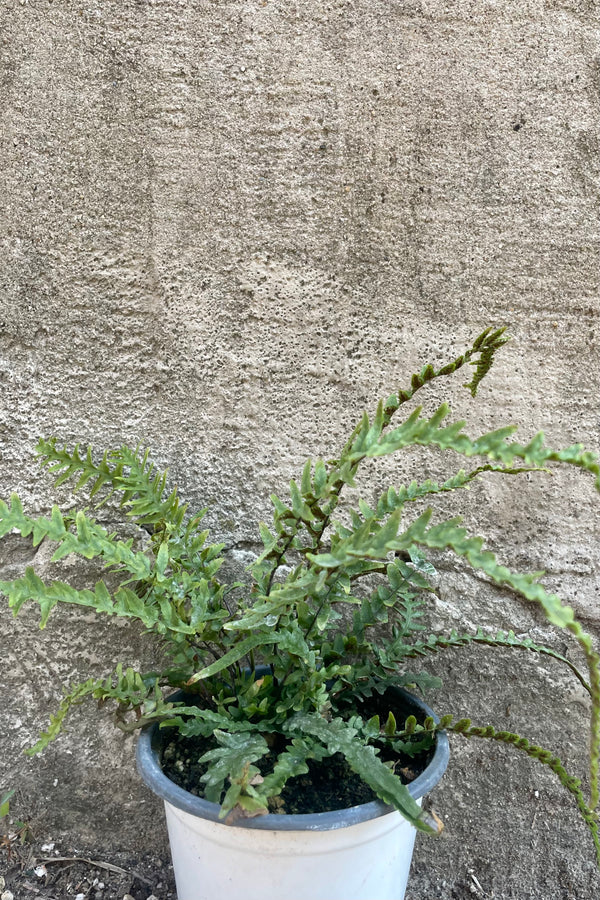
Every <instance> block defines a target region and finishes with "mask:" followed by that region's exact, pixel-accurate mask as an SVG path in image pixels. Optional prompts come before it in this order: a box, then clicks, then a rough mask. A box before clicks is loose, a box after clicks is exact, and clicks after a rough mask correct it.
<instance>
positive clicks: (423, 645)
mask: <svg viewBox="0 0 600 900" xmlns="http://www.w3.org/2000/svg"><path fill="white" fill-rule="evenodd" d="M471 644H484V645H485V646H487V647H503V648H508V649H511V650H529V651H531V652H533V653H539V654H541V655H543V656H550V657H552V659H556V660H558V661H559V662H562V663H564V664H565V665H566V666H568V667H569V669H570V670H571V671H572V672H573V674H574V675H575V677H576V678H577V680H578V681H580V682H581V684H582V685H583V687H584V688H585V689H586V691H587V692H588V694H591V690H592V689H591V687H590V685H589V684H588V682H587V681H586V679H585V677H584V676H583V674H582V673H581V672H580V671H579V669H578V668H577V666H576V665H575V664H574V663H572V662H571V660H570V659H568V658H567V657H566V656H563V655H562V654H560V653H557V651H556V650H553V649H552V648H551V647H545V646H544V645H543V644H536V643H534V641H532V640H530V639H529V638H518V637H516V635H515V633H514V632H513V631H508V632H504V631H498V632H496V634H494V635H491V634H486V633H485V632H484V631H483V630H482V629H481V628H479V629H478V630H477V632H476V634H458V632H456V631H451V632H450V634H449V635H439V634H430V635H428V637H427V638H425V639H424V640H419V641H414V642H413V643H412V644H410V645H409V646H408V647H407V652H406V653H405V655H404V658H405V659H411V658H414V657H419V656H429V655H431V654H435V653H439V652H441V651H442V650H448V649H453V648H460V647H468V646H469V645H471Z"/></svg>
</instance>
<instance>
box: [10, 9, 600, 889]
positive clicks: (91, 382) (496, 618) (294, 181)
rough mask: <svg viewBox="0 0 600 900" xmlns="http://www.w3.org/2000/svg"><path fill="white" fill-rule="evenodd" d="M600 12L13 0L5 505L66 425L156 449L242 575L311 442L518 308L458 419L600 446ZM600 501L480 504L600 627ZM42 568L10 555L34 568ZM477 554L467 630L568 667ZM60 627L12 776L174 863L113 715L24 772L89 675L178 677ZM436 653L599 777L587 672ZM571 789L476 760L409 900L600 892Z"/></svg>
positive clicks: (17, 731) (99, 631) (62, 819)
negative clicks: (498, 355) (482, 576)
mask: <svg viewBox="0 0 600 900" xmlns="http://www.w3.org/2000/svg"><path fill="white" fill-rule="evenodd" d="M599 23H600V11H599V7H598V5H597V4H596V3H594V2H591V0H581V2H578V0H548V2H542V0H513V2H511V0H504V2H496V0H477V2H476V0H456V2H441V0H404V2H402V0H385V2H384V0H338V2H336V0H331V2H329V3H324V2H317V0H303V2H302V3H300V2H290V0H287V2H283V0H260V2H255V0H246V2H242V0H233V2H227V0H218V2H217V0H189V2H184V0H156V2H152V0H102V2H99V0H81V2H79V0H28V2H27V0H0V112H1V116H2V118H1V126H0V155H1V162H2V164H1V166H0V197H1V198H2V206H1V213H0V495H2V496H4V495H6V494H8V493H9V492H10V491H11V490H13V489H18V490H19V492H20V494H21V496H22V497H23V499H24V501H25V502H26V504H27V508H28V510H29V511H43V510H45V509H47V507H48V505H49V504H50V503H51V502H52V500H53V492H52V487H51V484H50V482H49V481H48V480H47V479H43V478H40V476H39V474H38V472H37V469H36V466H35V464H34V463H33V462H32V456H31V451H32V449H33V447H34V446H35V443H36V440H37V437H38V436H39V435H40V434H44V435H51V434H54V435H57V436H58V437H59V438H60V439H61V440H64V441H67V442H75V441H81V442H82V443H84V444H85V443H88V442H91V443H93V444H94V445H96V446H98V447H104V446H114V445H118V444H120V443H121V442H123V441H128V442H132V443H137V442H142V443H144V444H147V445H149V446H151V447H152V448H153V451H154V455H155V458H156V459H157V461H158V462H159V463H160V464H161V465H164V466H166V465H168V466H169V467H170V470H171V476H172V481H173V482H176V483H177V484H178V485H179V487H180V490H181V491H182V493H183V494H184V495H185V496H186V497H188V498H189V499H190V501H191V502H192V504H193V505H195V506H197V507H201V506H208V509H209V511H208V517H207V521H208V522H209V524H210V526H211V528H212V529H213V534H214V536H215V538H219V539H222V540H224V541H225V542H226V543H227V546H228V547H229V548H230V551H231V558H232V560H233V562H234V563H235V562H236V559H237V562H238V563H239V562H240V561H243V559H244V558H245V557H244V554H248V553H249V552H251V551H252V549H253V547H254V546H255V544H256V540H257V527H256V523H257V521H258V520H259V519H261V518H265V517H266V516H267V515H268V510H269V504H268V496H269V493H270V492H271V491H273V490H278V491H280V492H281V491H283V490H284V489H285V483H286V481H287V480H288V479H289V478H290V477H292V476H294V475H295V474H296V473H297V472H298V470H299V468H300V466H301V464H302V462H303V460H304V459H305V457H306V456H308V455H313V456H318V455H323V456H325V457H327V456H330V455H332V454H333V453H334V452H335V450H336V448H337V447H338V446H339V445H340V443H341V442H342V441H343V439H344V436H345V434H346V432H347V430H348V429H349V428H350V427H351V426H352V424H353V423H354V421H355V420H356V419H357V417H358V416H359V415H360V414H361V412H362V410H363V409H364V408H365V407H368V408H369V409H373V407H374V404H375V402H376V400H377V399H378V397H379V396H380V395H382V394H388V393H389V392H390V391H391V390H392V389H393V388H394V387H397V386H400V385H402V384H403V383H404V382H405V380H406V376H407V375H410V373H411V372H412V371H414V370H415V369H416V368H417V367H419V366H420V365H421V363H423V362H428V361H432V362H435V363H441V362H444V361H446V360H447V359H449V358H451V356H452V355H453V354H454V353H455V352H457V351H460V350H462V349H463V347H464V346H466V345H467V344H468V343H469V342H470V341H471V339H472V338H473V336H474V335H476V334H477V333H478V331H480V330H481V329H482V328H483V327H484V326H485V325H488V324H499V325H502V324H508V325H509V326H510V331H511V333H512V335H513V337H514V340H513V342H512V344H511V345H510V346H509V347H508V348H506V349H505V351H504V352H503V354H502V360H501V361H499V364H498V367H497V369H496V370H495V373H494V375H493V376H492V377H491V378H490V379H489V380H488V381H486V382H485V383H484V385H483V386H482V389H481V398H482V401H483V402H482V408H483V415H482V416H481V417H476V416H475V411H474V408H473V405H472V403H471V401H470V400H469V397H468V394H467V393H466V392H464V391H463V392H461V391H460V389H459V387H458V385H459V384H460V379H458V380H455V382H454V386H455V387H456V391H453V392H452V397H451V398H450V399H452V400H453V406H454V409H455V412H456V415H457V416H461V417H463V416H464V417H465V418H467V420H468V421H470V422H472V423H473V426H472V428H471V430H472V431H473V432H476V431H477V430H478V429H479V428H482V427H493V426H496V425H500V424H504V423H505V422H506V421H507V420H508V421H521V422H523V424H524V429H523V432H522V435H523V437H526V436H528V435H529V436H531V434H533V433H534V432H535V431H536V430H537V429H538V428H543V429H544V430H545V431H546V433H547V434H548V437H549V439H551V440H552V442H553V443H555V444H557V445H560V446H562V445H568V444H570V443H572V442H574V441H576V440H583V441H585V443H586V445H587V446H588V447H589V448H590V449H593V450H598V448H599V443H600V413H599V408H600V404H599V401H598V396H599V388H600V366H599V364H598V363H599V360H598V339H599V326H598V317H599V313H600V304H599V303H598V273H599V271H600V267H599V265H598V264H599V262H600V254H599V248H598V218H597V198H598V165H599V158H600V157H599V153H598V150H599V146H600V144H599V127H598V126H599V119H598V88H599V86H600V65H599V60H598V43H597V42H598V26H599ZM442 399H449V398H448V386H442V387H441V388H439V389H437V390H433V391H432V392H431V394H430V399H429V400H428V403H429V404H430V405H433V404H434V403H435V402H439V401H440V400H442ZM476 422H477V423H479V424H478V425H477V426H476V425H475V423H476ZM428 465H430V466H431V470H430V471H429V472H428V474H430V475H431V476H432V477H433V476H436V477H437V475H438V474H443V471H444V468H443V465H442V463H439V462H438V461H437V459H436V458H434V457H431V460H430V461H428ZM438 465H439V468H438ZM416 466H417V459H416V457H414V456H413V455H410V454H409V455H408V456H407V458H406V460H405V461H399V462H398V464H397V465H396V466H394V467H388V468H387V470H386V471H387V474H388V475H389V476H390V477H391V478H392V479H394V480H396V481H399V480H406V479H407V478H409V479H410V478H411V477H413V475H414V474H415V473H416V471H417V468H416ZM384 470H385V467H384ZM61 499H62V500H63V501H64V502H67V503H68V502H69V501H70V498H69V495H68V492H66V491H65V492H64V493H63V494H62V495H61ZM460 500H461V501H462V502H464V501H465V497H461V498H460ZM453 502H454V501H453V500H450V501H449V502H448V505H447V508H448V510H450V511H452V510H453V509H454V508H455V507H454V506H453ZM599 508H600V506H599V505H598V497H597V496H596V497H595V496H594V492H593V489H592V485H591V483H590V479H589V478H586V477H585V476H582V475H578V474H577V473H576V474H574V475H572V474H568V475H566V476H561V477H557V478H555V479H550V480H545V481H539V480H534V479H532V480H531V481H530V482H529V483H528V484H526V485H524V484H523V483H521V482H519V483H518V484H515V483H514V482H513V483H511V484H508V485H507V484H506V483H503V484H500V483H498V482H497V481H492V480H489V481H487V482H485V484H482V486H481V487H480V488H479V490H478V491H477V492H475V491H473V492H472V494H471V495H469V496H468V497H467V498H466V502H465V507H464V509H463V512H464V514H465V517H466V520H467V522H468V524H469V525H470V526H472V527H473V528H477V529H478V530H480V531H481V532H482V533H485V534H486V535H487V536H488V537H489V540H490V546H491V547H492V548H493V549H496V550H498V551H499V552H500V550H502V556H503V559H505V560H506V561H512V562H513V563H514V564H515V565H517V566H519V567H521V568H522V569H524V570H531V569H541V568H544V569H545V570H546V571H547V572H548V581H547V583H548V584H549V585H550V586H551V587H552V588H553V589H557V590H559V591H560V592H562V594H563V595H564V596H565V597H566V598H567V599H568V600H569V601H570V602H572V603H573V604H574V606H575V608H576V609H577V611H578V612H579V613H580V615H581V616H582V617H583V618H584V620H585V622H586V625H587V626H588V628H590V629H591V630H592V631H594V632H595V633H597V630H598V625H599V624H600V603H599V600H600V593H599V579H598V572H599V568H600V559H599V555H600V551H599V549H598V547H599V541H598V537H599V536H600V527H599V523H600V519H599V515H598V509H599ZM502 548H505V549H502ZM236 555H237V556H236ZM31 558H32V553H29V552H28V551H27V550H26V548H24V547H23V546H22V545H21V544H19V543H18V542H16V541H15V540H11V541H9V542H8V544H7V545H6V546H5V545H2V546H0V578H2V577H9V576H10V574H11V573H12V574H15V573H16V572H17V571H18V569H19V566H21V565H22V564H23V563H24V562H29V561H31ZM37 565H38V568H39V570H40V571H41V572H42V573H43V572H45V571H47V566H48V554H47V553H45V551H44V549H43V548H42V550H40V551H39V555H38V557H37ZM443 569H444V572H443V574H444V575H445V577H444V578H443V581H442V584H443V587H442V588H441V591H440V600H439V608H438V609H436V610H435V611H434V613H433V616H434V618H435V617H436V616H437V615H438V614H441V613H442V612H445V613H446V614H448V612H450V616H451V620H452V624H453V625H454V626H455V627H457V628H463V629H464V628H469V627H471V625H472V624H473V623H477V622H481V623H482V624H486V625H490V626H494V627H502V626H503V624H504V623H505V622H506V620H507V618H508V617H509V616H510V617H511V618H512V620H513V621H514V622H515V624H516V626H517V628H520V629H521V630H525V629H528V628H533V629H534V634H535V636H536V637H537V639H538V640H540V641H549V642H554V646H556V647H557V649H559V650H561V652H562V650H563V649H564V647H565V645H566V641H565V639H564V638H563V636H559V637H554V636H553V635H551V634H549V632H548V630H547V629H546V628H545V626H544V625H543V623H542V621H541V619H539V617H538V616H537V614H536V612H535V611H534V610H531V609H523V608H522V607H519V606H518V605H517V604H516V603H515V601H514V600H513V599H512V598H511V597H510V596H508V595H506V594H499V593H497V592H494V591H492V590H491V589H490V588H489V587H488V586H486V585H485V584H483V583H482V582H481V581H479V580H477V579H475V578H473V577H472V576H471V575H470V574H469V573H467V572H466V571H465V570H464V568H463V567H460V566H456V565H455V564H454V563H453V562H452V561H443ZM83 574H84V573H82V574H81V577H83ZM78 577H79V576H78ZM53 618H54V621H53V622H51V623H50V625H49V626H48V628H47V630H46V631H44V632H41V633H40V632H39V631H37V629H36V617H35V615H34V613H33V610H32V611H31V612H30V613H26V614H24V615H23V616H22V617H20V619H19V620H18V621H16V622H13V621H12V620H8V619H6V621H5V623H4V625H3V627H2V638H1V641H2V645H3V648H4V649H3V651H2V654H3V655H2V661H3V665H2V666H1V667H0V680H1V681H2V682H3V685H4V686H3V694H2V696H3V698H4V699H3V700H2V710H3V721H5V722H6V723H7V725H6V726H4V725H3V728H2V732H1V733H0V745H1V746H2V749H1V751H0V753H1V758H2V760H3V766H4V767H5V772H3V773H2V775H1V776H0V786H2V785H3V784H4V783H5V782H6V783H7V785H14V786H17V787H18V795H17V807H16V808H17V809H18V811H19V812H20V813H21V814H22V815H24V816H26V815H28V816H30V817H32V818H33V819H34V821H35V823H36V827H37V829H38V833H39V834H40V835H47V836H48V837H49V838H53V839H54V838H56V839H61V840H63V841H64V843H65V846H66V845H67V844H69V846H71V847H75V848H96V849H97V850H98V849H99V850H102V851H103V852H105V853H107V854H109V853H110V851H111V848H112V849H113V850H116V849H117V848H118V849H119V850H120V851H121V850H125V851H131V853H133V854H135V853H136V852H140V853H141V852H142V850H143V851H144V852H146V851H147V850H150V851H152V852H155V853H157V854H159V855H160V854H165V855H166V853H167V851H166V837H165V832H164V827H163V824H162V820H161V819H160V818H157V819H156V827H154V826H153V825H152V820H153V817H159V816H160V808H159V806H158V804H157V803H156V802H155V801H154V800H153V799H152V798H151V797H149V796H148V794H147V793H146V791H145V789H143V788H142V787H141V785H140V784H139V781H138V779H137V776H136V775H135V773H134V771H133V768H132V752H133V751H132V742H131V741H130V740H126V741H125V742H124V741H123V739H122V737H121V736H120V735H119V734H118V733H113V731H112V730H111V727H110V726H109V723H106V724H102V725H100V726H98V724H97V720H96V718H95V716H94V711H93V710H91V711H90V710H87V711H80V712H77V713H76V714H75V715H74V718H73V722H72V725H71V727H70V729H69V731H68V733H67V734H66V735H65V736H64V737H63V738H62V739H61V741H59V742H58V743H57V744H56V745H54V746H53V747H52V748H51V749H50V750H49V752H48V753H47V754H46V755H45V756H44V757H43V758H42V759H35V760H25V758H23V757H22V756H21V755H20V752H19V751H20V749H21V748H22V747H23V746H25V745H27V744H28V743H29V742H30V741H31V740H32V739H33V738H34V736H35V734H36V733H37V732H38V730H39V729H40V727H42V726H43V724H44V723H45V721H46V719H47V715H48V712H49V711H50V710H52V709H53V708H54V707H55V705H56V703H57V702H58V699H59V697H60V684H61V682H62V680H64V679H67V680H69V679H78V678H83V677H86V676H87V675H88V673H89V674H100V673H102V672H105V671H109V670H110V668H111V666H113V665H114V663H115V662H116V660H117V659H118V658H119V657H120V656H124V657H125V661H126V662H128V663H132V664H135V663H137V662H141V661H142V660H146V661H147V660H148V658H149V657H148V654H149V651H148V650H147V649H144V647H143V645H142V643H141V641H140V636H139V635H138V634H137V633H136V632H134V631H133V630H132V628H131V626H123V625H119V624H118V623H114V622H110V623H107V622H98V621H93V620H92V619H91V618H90V617H89V616H87V615H85V614H84V613H83V612H82V611H79V612H77V613H76V614H75V615H68V616H67V615H65V614H64V613H57V614H56V615H55V616H54V617H53ZM436 665H437V666H438V668H439V670H440V672H442V674H445V676H446V683H447V688H448V692H447V694H446V693H445V692H441V693H440V694H439V695H438V698H437V699H435V698H432V702H433V704H434V705H435V706H436V707H437V708H438V709H440V711H441V712H445V711H447V710H448V709H450V710H452V711H456V712H457V713H461V714H463V713H469V714H470V715H472V716H473V719H474V720H475V719H478V720H479V721H482V720H485V721H486V722H487V721H488V720H489V721H495V722H497V723H498V724H499V725H501V726H502V727H505V728H510V729H515V730H518V729H519V728H520V729H523V730H527V731H528V733H531V735H532V737H534V738H535V739H536V740H539V741H540V742H546V743H548V744H550V746H553V747H555V748H556V749H557V750H558V751H559V752H561V753H563V754H564V755H565V756H567V757H570V758H571V759H573V761H574V769H575V771H577V772H581V764H582V757H583V748H584V746H585V741H586V738H585V736H584V731H585V725H586V716H587V707H586V703H585V698H584V697H583V696H582V695H581V694H580V693H579V691H578V690H577V687H576V686H575V687H574V686H573V684H572V683H571V682H570V681H569V679H568V678H567V676H566V675H565V674H564V672H563V671H562V670H561V669H560V668H558V666H554V665H551V666H544V667H541V666H540V663H539V661H538V660H537V659H536V658H532V659H528V658H525V657H524V656H522V655H521V656H519V657H518V658H515V656H514V655H513V656H510V655H507V656H505V657H501V658H500V657H498V656H496V657H495V659H494V660H490V656H489V655H485V654H483V653H479V652H478V653H477V654H474V655H472V656H468V655H467V654H466V653H465V651H462V653H461V654H459V653H456V654H455V655H454V656H452V657H451V656H450V655H448V656H447V658H446V659H445V662H444V663H442V661H441V660H440V661H439V663H436ZM451 688H453V689H451ZM557 712H558V715H557ZM86 723H87V727H84V725H85V724H86ZM109 773H110V776H111V778H112V776H114V781H113V782H112V785H111V787H110V788H109V789H107V777H108V774H109ZM55 782H56V783H55ZM563 793H564V791H562V790H561V789H560V788H557V787H556V786H555V783H554V781H553V779H552V777H551V776H550V775H548V776H547V775H546V773H545V772H543V771H540V769H539V767H538V768H535V767H534V765H533V763H531V764H530V763H529V762H528V761H527V760H517V761H515V757H514V754H511V753H509V752H508V751H507V752H505V751H504V749H503V748H494V747H492V748H490V747H488V746H481V745H477V744H475V743H468V744H462V745H461V744H455V757H454V762H453V764H452V766H451V770H450V772H449V773H448V775H447V777H446V778H445V779H444V782H443V784H442V785H441V786H440V787H439V788H438V789H437V792H436V795H435V797H434V798H433V799H434V806H435V808H436V809H437V810H438V812H439V813H440V814H441V815H442V817H443V818H444V820H445V821H446V830H445V832H444V834H443V836H442V837H441V838H440V840H438V841H437V843H431V842H426V841H425V840H422V841H420V843H419V846H418V849H417V854H416V860H415V874H414V878H413V881H412V883H411V885H412V886H411V887H410V889H409V894H408V898H410V900H433V898H440V900H451V898H452V900H455V898H463V897H472V896H476V897H482V898H483V897H485V898H491V897H494V898H496V900H499V898H501V900H508V898H515V900H526V898H537V900H558V898H561V900H562V898H564V900H567V898H568V900H571V898H573V900H575V898H576V900H594V898H596V897H597V896H598V891H599V889H600V887H599V886H600V882H599V880H598V878H597V876H595V875H594V871H593V865H592V862H591V860H592V851H591V845H590V841H589V839H588V837H587V835H586V834H585V831H584V829H583V827H582V826H580V825H579V822H578V821H577V816H576V812H575V811H574V807H573V804H572V803H571V802H570V800H569V798H568V797H567V796H566V794H565V796H564V797H563V796H562V795H563ZM140 802H142V805H141V806H140ZM408 898H407V900H408ZM184 900H185V898H184Z"/></svg>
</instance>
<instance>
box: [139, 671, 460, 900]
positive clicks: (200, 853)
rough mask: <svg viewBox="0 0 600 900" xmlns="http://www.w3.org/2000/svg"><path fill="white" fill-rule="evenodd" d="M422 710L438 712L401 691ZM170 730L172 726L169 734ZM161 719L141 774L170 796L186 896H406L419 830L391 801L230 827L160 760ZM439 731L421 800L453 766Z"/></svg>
mask: <svg viewBox="0 0 600 900" xmlns="http://www.w3.org/2000/svg"><path fill="white" fill-rule="evenodd" d="M394 692H397V693H398V694H399V695H400V696H399V700H401V701H402V704H403V706H404V707H406V708H407V715H409V714H410V713H412V712H416V713H422V714H425V715H433V713H432V711H431V710H430V709H429V708H428V707H427V706H426V705H425V704H424V703H422V702H421V701H420V700H418V699H417V698H416V697H413V696H412V695H411V694H408V693H407V692H405V691H402V690H401V689H399V688H396V689H394ZM167 734H168V732H167ZM164 737H165V734H164V732H161V731H160V729H159V728H158V726H156V725H153V726H151V727H150V728H147V729H144V731H143V732H142V734H141V735H140V739H139V741H138V746H137V765H138V771H139V772H140V775H141V776H142V778H143V779H144V781H145V782H146V784H147V785H148V786H149V787H150V788H152V790H153V791H154V792H155V793H156V794H158V795H159V796H160V797H162V798H163V800H164V803H165V811H166V816H167V826H168V830H169V841H170V845H171V855H172V857H173V868H174V872H175V881H176V884H177V896H178V898H179V900H221V898H224V897H226V898H227V900H268V898H271V897H273V898H281V900H403V897H404V892H405V890H406V883H407V881H408V873H409V869H410V863H411V858H412V852H413V846H414V842H415V835H416V830H415V829H414V828H413V827H412V826H411V825H409V823H408V822H407V821H406V819H404V818H403V817H402V816H401V815H400V813H398V812H396V810H394V809H393V808H392V807H390V806H388V805H386V804H385V803H383V802H381V801H378V800H376V801H373V802H371V803H364V804H362V805H360V806H353V807H350V808H349V809H341V810H334V811H332V812H325V813H314V814H310V815H271V814H269V815H265V816H258V817H256V818H253V819H243V820H238V822H237V823H236V825H225V824H224V823H223V821H222V820H220V819H219V818H218V816H219V811H220V808H219V806H218V805H217V804H215V803H209V802H208V801H206V800H202V799H200V798H199V797H196V796H195V795H194V794H190V793H189V792H188V791H185V790H183V788H180V787H179V786H178V785H176V784H175V783H174V782H172V781H170V779H168V778H167V777H166V776H165V775H164V774H163V772H162V769H161V766H160V749H161V742H162V740H164ZM448 756H449V749H448V738H447V736H446V734H445V733H440V734H438V735H437V742H436V749H435V752H434V755H433V758H432V759H431V762H430V763H429V765H428V766H427V768H426V769H425V770H424V771H423V772H422V773H421V775H419V777H418V778H416V779H415V780H414V781H413V782H411V784H410V785H409V786H408V787H409V790H410V792H411V794H412V796H413V797H414V798H415V799H417V800H419V799H420V798H421V797H423V796H424V795H425V794H426V793H428V792H429V791H430V790H431V789H432V788H433V787H435V785H436V784H437V782H438V781H439V780H440V778H441V777H442V775H443V774H444V771H445V769H446V766H447V764H448Z"/></svg>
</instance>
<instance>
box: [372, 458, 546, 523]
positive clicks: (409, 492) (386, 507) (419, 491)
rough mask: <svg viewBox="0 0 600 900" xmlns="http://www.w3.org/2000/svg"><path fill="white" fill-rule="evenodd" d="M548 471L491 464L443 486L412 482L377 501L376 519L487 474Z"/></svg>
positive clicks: (540, 468) (383, 495) (461, 473)
mask: <svg viewBox="0 0 600 900" xmlns="http://www.w3.org/2000/svg"><path fill="white" fill-rule="evenodd" d="M547 471H548V469H545V468H542V467H540V466H521V467H512V468H511V467H509V466H494V465H492V464H491V463H490V464H488V465H484V466H478V467H477V468H476V469H473V470H472V471H470V472H465V470H464V469H461V470H460V471H459V472H457V473H456V475H453V476H452V477H451V478H448V479H447V480H446V481H444V482H442V484H439V483H438V482H437V481H431V480H430V479H427V481H424V482H422V483H421V484H419V482H417V481H412V482H411V483H410V484H409V485H406V486H405V485H402V486H401V487H399V488H394V487H390V488H388V490H387V491H386V492H385V494H382V495H381V497H380V498H379V500H378V501H377V507H376V518H377V519H382V518H383V517H384V516H386V515H389V514H390V513H391V512H394V510H396V509H401V508H402V507H403V506H404V504H405V503H413V502H415V501H416V500H421V499H422V498H423V497H427V496H430V495H432V494H445V493H451V492H452V491H456V490H460V488H466V489H468V488H469V486H470V484H471V482H473V481H475V480H476V479H478V478H479V477H480V476H481V475H483V474H485V473H486V472H495V473H501V474H502V475H523V474H526V473H529V472H547Z"/></svg>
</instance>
